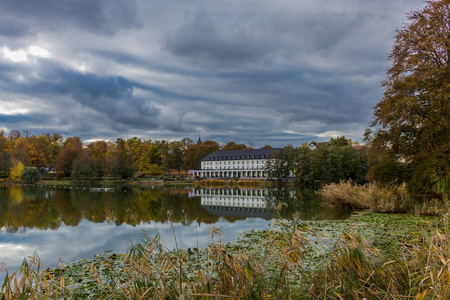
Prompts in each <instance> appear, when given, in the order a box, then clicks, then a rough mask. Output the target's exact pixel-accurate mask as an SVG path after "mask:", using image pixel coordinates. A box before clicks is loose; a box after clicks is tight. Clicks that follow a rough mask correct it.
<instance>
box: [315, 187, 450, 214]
mask: <svg viewBox="0 0 450 300" xmlns="http://www.w3.org/2000/svg"><path fill="white" fill-rule="evenodd" d="M318 193H319V195H320V196H321V197H323V198H324V199H325V200H327V201H329V203H331V204H332V205H336V206H339V207H344V208H350V209H370V210H371V211H373V212H381V213H414V214H417V215H434V216H439V215H444V214H446V213H449V212H450V201H449V199H448V195H443V196H442V199H438V198H432V199H421V200H419V199H418V198H416V197H413V196H411V194H410V193H409V192H408V190H407V188H406V185H401V186H390V187H380V186H378V185H376V184H374V183H368V184H365V185H357V184H355V183H354V182H352V181H347V182H340V183H331V184H329V185H326V186H324V187H322V188H321V190H319V192H318Z"/></svg>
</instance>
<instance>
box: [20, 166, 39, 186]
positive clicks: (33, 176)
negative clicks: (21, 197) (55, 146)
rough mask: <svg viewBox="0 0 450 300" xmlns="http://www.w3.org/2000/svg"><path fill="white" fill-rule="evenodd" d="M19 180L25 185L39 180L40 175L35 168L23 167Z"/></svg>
mask: <svg viewBox="0 0 450 300" xmlns="http://www.w3.org/2000/svg"><path fill="white" fill-rule="evenodd" d="M20 179H21V180H22V181H23V182H25V183H34V182H36V181H39V180H41V174H40V173H39V171H38V169H37V168H36V167H25V169H24V170H23V172H22V175H21V177H20Z"/></svg>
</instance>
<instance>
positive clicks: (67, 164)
mask: <svg viewBox="0 0 450 300" xmlns="http://www.w3.org/2000/svg"><path fill="white" fill-rule="evenodd" d="M80 153H81V149H77V148H64V149H63V150H62V151H61V153H60V154H59V156H58V159H57V160H56V165H55V170H56V174H57V176H58V178H62V177H70V175H71V174H72V166H73V161H74V160H75V158H77V156H78V155H79V154H80Z"/></svg>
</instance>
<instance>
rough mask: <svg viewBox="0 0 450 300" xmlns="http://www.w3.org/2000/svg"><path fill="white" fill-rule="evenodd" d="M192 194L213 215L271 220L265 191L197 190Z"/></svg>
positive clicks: (266, 191)
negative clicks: (198, 198)
mask: <svg viewBox="0 0 450 300" xmlns="http://www.w3.org/2000/svg"><path fill="white" fill-rule="evenodd" d="M193 194H194V196H198V197H200V198H201V205H202V206H203V207H204V208H206V209H207V210H208V211H209V212H211V213H213V214H215V215H220V216H234V217H257V218H263V219H271V218H272V213H271V212H270V210H269V209H268V208H267V204H266V203H267V201H266V200H267V199H268V197H269V195H268V190H267V189H245V188H244V189H221V188H199V189H195V190H194V193H193Z"/></svg>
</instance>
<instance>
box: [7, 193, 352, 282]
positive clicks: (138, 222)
mask: <svg viewBox="0 0 450 300" xmlns="http://www.w3.org/2000/svg"><path fill="white" fill-rule="evenodd" d="M275 208H278V209H279V210H277V211H275ZM275 214H279V215H280V216H281V217H283V218H292V217H293V216H294V215H296V216H297V217H299V218H302V219H342V218H346V217H348V216H349V214H348V213H347V212H344V211H340V210H335V209H331V208H328V209H324V208H323V207H322V206H321V205H320V201H319V200H318V199H317V198H316V196H315V194H314V191H308V190H303V191H296V190H294V189H284V188H283V189H269V188H262V189H257V188H241V189H238V188H227V189H219V188H192V187H166V188H163V187H159V188H156V187H155V188H150V187H145V188H144V187H138V186H133V187H128V186H124V187H116V188H115V191H114V192H108V193H101V192H100V193H99V192H90V190H89V188H86V189H83V188H78V189H77V188H64V187H37V186H34V187H24V186H18V185H16V186H2V187H0V263H2V262H4V263H6V264H7V265H8V266H9V267H10V271H14V270H15V269H16V268H17V267H18V266H19V265H20V263H21V261H22V259H23V258H24V257H25V256H28V255H31V254H32V253H33V252H34V251H35V250H36V249H38V248H39V247H40V246H39V245H43V246H44V248H45V250H44V251H43V252H42V253H41V254H40V256H41V258H42V260H43V261H44V263H46V264H48V265H55V264H56V263H57V261H58V259H59V258H62V259H63V260H64V261H67V262H71V261H75V260H77V259H79V258H92V257H93V256H94V255H95V254H99V253H103V252H104V251H108V250H116V251H120V252H124V251H125V250H126V248H127V246H128V241H130V240H131V241H136V240H137V238H138V236H139V235H140V234H141V232H142V231H143V230H145V231H147V232H149V233H150V234H154V233H155V232H158V233H159V234H160V235H161V236H162V238H163V240H164V241H165V243H166V245H167V247H168V248H169V249H173V248H175V240H174V239H175V237H176V239H177V244H178V246H179V247H181V248H194V247H203V246H204V245H206V244H207V243H208V233H209V231H210V229H211V224H214V226H215V227H222V230H223V233H224V235H223V236H222V237H221V238H222V239H223V240H224V241H227V240H232V239H233V238H234V236H235V234H236V233H238V232H243V231H248V230H252V229H257V230H259V229H265V228H267V226H268V224H269V223H270V219H272V218H273V216H274V215H275ZM174 234H175V237H174ZM2 276H3V275H2V274H1V273H0V277H2Z"/></svg>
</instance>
